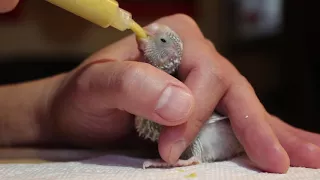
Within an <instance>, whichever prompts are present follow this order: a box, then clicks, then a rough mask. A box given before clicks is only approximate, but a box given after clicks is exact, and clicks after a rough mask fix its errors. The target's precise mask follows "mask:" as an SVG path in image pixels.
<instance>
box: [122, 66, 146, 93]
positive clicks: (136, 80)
mask: <svg viewBox="0 0 320 180" xmlns="http://www.w3.org/2000/svg"><path fill="white" fill-rule="evenodd" d="M149 69H150V65H149V64H145V63H127V65H126V66H125V67H124V68H122V70H121V72H120V75H119V76H118V77H119V79H117V83H116V84H117V88H116V89H117V90H118V91H119V92H121V93H124V94H128V93H129V91H131V90H132V89H133V88H135V87H137V88H139V87H140V86H141V84H144V83H145V81H146V79H147V77H148V73H147V72H148V71H149Z"/></svg>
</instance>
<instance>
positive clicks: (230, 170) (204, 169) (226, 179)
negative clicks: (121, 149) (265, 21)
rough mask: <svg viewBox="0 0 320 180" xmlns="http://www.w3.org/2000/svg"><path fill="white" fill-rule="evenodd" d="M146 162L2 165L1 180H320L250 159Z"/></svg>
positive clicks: (109, 158) (318, 175)
mask: <svg viewBox="0 0 320 180" xmlns="http://www.w3.org/2000/svg"><path fill="white" fill-rule="evenodd" d="M143 161H144V160H143V159H139V158H132V157H128V156H120V155H105V156H101V157H98V158H92V159H88V160H83V161H72V162H59V163H52V162H50V163H42V164H1V165H0V179H1V180H118V179H119V180H121V179H124V180H162V179H163V180H164V179H170V180H178V179H183V180H186V179H190V180H196V179H204V180H206V179H208V180H320V170H317V169H308V168H298V167H291V168H290V169H289V171H288V173H286V174H272V173H264V172H260V171H258V170H257V169H254V168H253V166H252V164H251V163H250V161H249V160H248V158H247V157H245V156H243V157H238V158H235V159H233V160H230V161H223V162H215V163H204V164H199V165H194V166H188V167H181V168H169V169H142V168H141V166H142V162H143Z"/></svg>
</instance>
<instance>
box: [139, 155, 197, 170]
mask: <svg viewBox="0 0 320 180" xmlns="http://www.w3.org/2000/svg"><path fill="white" fill-rule="evenodd" d="M200 163H201V161H200V159H199V158H197V157H195V156H193V157H191V158H190V159H188V160H182V159H179V160H178V161H177V162H176V163H174V164H169V163H167V162H165V161H163V160H162V159H153V160H146V161H144V162H143V169H146V168H168V167H183V166H191V165H196V164H200Z"/></svg>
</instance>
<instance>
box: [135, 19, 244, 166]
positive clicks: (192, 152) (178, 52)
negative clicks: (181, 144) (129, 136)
mask: <svg viewBox="0 0 320 180" xmlns="http://www.w3.org/2000/svg"><path fill="white" fill-rule="evenodd" d="M145 30H146V33H147V35H148V36H147V38H138V37H137V43H138V48H139V50H140V52H141V53H142V55H143V57H144V61H145V62H146V63H149V64H151V65H153V66H155V67H157V68H159V69H161V70H163V71H165V72H167V73H168V74H171V75H173V74H174V73H175V72H176V71H177V70H178V68H179V65H180V63H181V61H182V60H183V58H182V57H183V42H182V40H181V39H180V37H179V35H178V34H177V33H176V32H174V31H173V30H172V29H171V28H169V27H168V26H166V25H162V24H152V25H150V26H149V27H148V28H146V29H145ZM135 127H136V130H137V132H138V134H139V136H140V137H142V138H144V139H149V140H151V141H153V142H157V141H158V138H159V135H160V132H161V128H162V126H161V125H160V124H157V123H155V122H153V121H150V120H148V119H145V118H143V117H140V116H136V117H135ZM242 152H244V149H243V147H242V146H241V144H240V143H239V141H238V140H237V138H236V136H235V134H234V133H233V130H232V128H231V125H230V121H229V119H228V117H225V116H222V115H220V114H218V113H216V112H214V111H213V114H212V116H211V117H210V118H209V119H208V121H207V122H206V124H204V125H203V127H202V129H201V130H200V132H199V133H198V135H197V137H196V138H195V139H194V141H193V142H192V143H191V144H190V145H189V147H187V149H186V150H185V151H184V152H183V153H182V155H181V157H180V158H179V160H178V161H177V162H176V163H175V164H169V163H166V162H165V161H163V160H161V159H150V160H146V161H145V162H144V163H143V168H151V167H153V168H157V167H159V168H160V167H181V166H189V165H193V164H199V163H202V162H213V161H218V160H226V159H229V158H232V157H234V156H236V155H238V154H240V153H242Z"/></svg>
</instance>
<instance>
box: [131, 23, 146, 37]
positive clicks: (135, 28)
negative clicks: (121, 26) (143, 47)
mask: <svg viewBox="0 0 320 180" xmlns="http://www.w3.org/2000/svg"><path fill="white" fill-rule="evenodd" d="M130 29H131V30H132V31H133V32H134V33H135V34H136V36H137V37H138V38H139V39H142V38H146V37H147V34H146V32H145V31H144V29H143V28H142V27H141V26H140V25H139V24H138V23H136V22H135V21H134V20H132V23H131V27H130Z"/></svg>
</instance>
